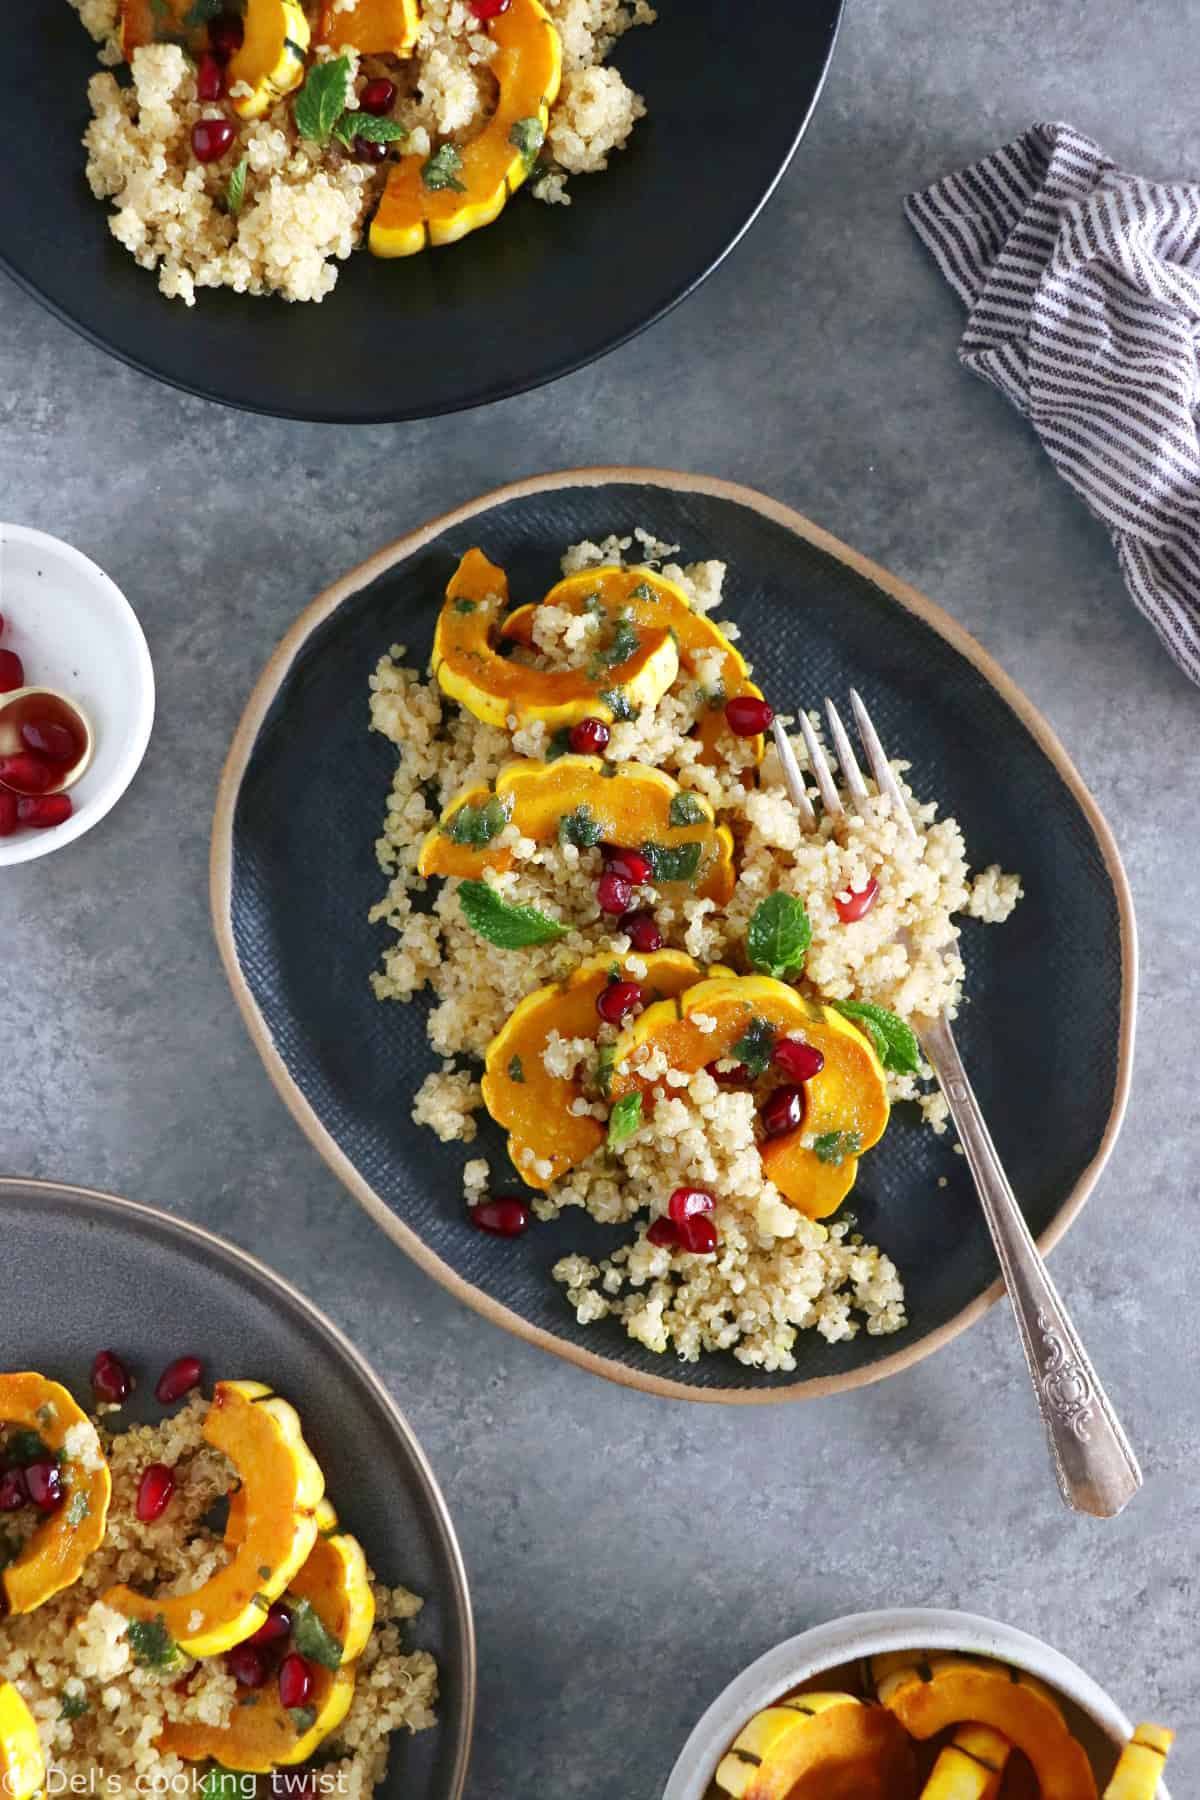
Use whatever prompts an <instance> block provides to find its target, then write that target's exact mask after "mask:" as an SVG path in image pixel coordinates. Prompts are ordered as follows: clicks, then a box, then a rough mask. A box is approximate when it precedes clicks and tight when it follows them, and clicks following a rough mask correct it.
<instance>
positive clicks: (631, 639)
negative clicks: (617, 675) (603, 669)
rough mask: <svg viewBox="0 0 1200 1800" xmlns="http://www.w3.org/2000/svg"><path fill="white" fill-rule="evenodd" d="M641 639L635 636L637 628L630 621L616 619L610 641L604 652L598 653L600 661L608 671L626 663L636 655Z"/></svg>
mask: <svg viewBox="0 0 1200 1800" xmlns="http://www.w3.org/2000/svg"><path fill="white" fill-rule="evenodd" d="M641 641H642V640H641V638H640V637H639V636H638V634H637V626H636V625H635V624H634V622H633V620H632V619H618V620H617V623H616V626H615V628H614V630H613V634H612V641H611V642H610V643H609V645H608V648H607V649H606V650H602V651H601V652H600V660H601V662H603V663H606V664H607V665H608V667H609V668H610V669H615V668H616V666H617V664H618V663H623V662H628V661H629V658H630V657H631V656H633V655H635V654H636V652H637V650H638V648H639V646H640V644H641Z"/></svg>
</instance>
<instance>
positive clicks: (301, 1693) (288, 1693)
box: [279, 1650, 313, 1707]
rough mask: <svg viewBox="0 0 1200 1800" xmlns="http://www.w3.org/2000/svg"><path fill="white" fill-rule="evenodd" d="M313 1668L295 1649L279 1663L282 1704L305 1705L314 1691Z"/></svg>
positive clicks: (280, 1698) (289, 1705)
mask: <svg viewBox="0 0 1200 1800" xmlns="http://www.w3.org/2000/svg"><path fill="white" fill-rule="evenodd" d="M312 1684H313V1678H312V1670H311V1669H310V1668H309V1666H308V1664H307V1663H306V1662H305V1660H304V1658H303V1657H302V1656H297V1654H296V1652H295V1651H294V1650H293V1651H292V1653H291V1655H290V1656H285V1657H284V1659H283V1661H282V1662H281V1663H280V1665H279V1700H280V1704H281V1705H282V1706H287V1707H291V1706H303V1705H304V1702H305V1701H306V1700H307V1699H308V1696H309V1695H310V1694H311V1693H312Z"/></svg>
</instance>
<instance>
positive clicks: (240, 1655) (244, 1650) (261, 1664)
mask: <svg viewBox="0 0 1200 1800" xmlns="http://www.w3.org/2000/svg"><path fill="white" fill-rule="evenodd" d="M225 1667H226V1668H227V1669H228V1670H229V1673H230V1674H231V1675H232V1676H233V1679H234V1680H235V1681H236V1682H237V1684H238V1686H239V1687H244V1688H260V1687H262V1686H263V1684H264V1683H265V1681H266V1679H267V1659H266V1657H265V1656H264V1655H263V1654H262V1652H261V1650H256V1649H255V1648H254V1643H253V1640H251V1642H250V1643H248V1644H235V1645H234V1647H233V1649H232V1650H230V1651H228V1652H227V1654H226V1657H225ZM280 1672H281V1673H282V1671H280ZM295 1704H296V1705H297V1706H300V1705H302V1704H303V1702H302V1701H299V1700H297V1701H296V1702H295Z"/></svg>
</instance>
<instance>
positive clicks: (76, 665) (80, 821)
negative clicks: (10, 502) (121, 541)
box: [0, 525, 154, 867]
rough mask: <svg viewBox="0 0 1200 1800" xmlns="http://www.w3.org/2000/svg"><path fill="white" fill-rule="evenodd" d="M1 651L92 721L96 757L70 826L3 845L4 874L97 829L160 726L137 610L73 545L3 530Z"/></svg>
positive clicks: (21, 835) (18, 528)
mask: <svg viewBox="0 0 1200 1800" xmlns="http://www.w3.org/2000/svg"><path fill="white" fill-rule="evenodd" d="M0 613H3V615H4V636H3V638H0V644H2V645H3V647H4V648H5V649H6V650H15V651H16V652H17V655H18V656H19V657H20V658H21V660H22V662H23V663H24V665H25V680H26V682H27V684H29V685H30V686H37V687H50V688H57V689H58V690H59V691H60V692H61V693H63V694H66V695H67V696H68V698H70V699H72V700H74V701H76V702H77V703H78V705H79V706H81V707H82V708H83V711H84V712H85V713H86V714H87V716H88V719H89V720H90V722H91V726H92V732H93V735H94V737H95V744H96V748H95V755H94V756H93V758H92V761H91V764H90V766H89V768H88V769H87V772H86V773H85V774H84V776H83V777H82V779H81V780H80V781H79V782H78V784H77V785H76V786H75V787H73V788H72V789H71V800H72V803H73V806H74V811H73V812H72V814H71V817H70V818H69V819H68V820H66V822H65V823H64V824H62V825H56V826H52V827H51V828H50V829H49V830H44V831H26V830H20V831H17V832H16V833H15V835H14V836H12V837H5V838H0V867H4V866H6V865H7V864H9V863H19V862H29V861H30V860H31V859H32V858H33V857H35V856H47V855H49V853H50V852H51V851H52V850H60V849H61V848H62V847H63V845H64V844H69V843H71V842H72V841H73V840H74V839H75V838H78V837H82V836H83V834H84V832H85V831H90V830H91V828H92V826H93V825H97V824H99V822H100V820H101V819H102V818H103V817H104V815H105V813H107V812H108V811H109V810H110V809H111V808H112V807H113V806H115V805H116V803H117V801H118V800H119V799H120V798H121V795H122V794H123V793H124V792H125V789H126V788H127V787H128V786H129V783H130V782H131V781H132V780H133V777H134V775H135V774H136V773H137V768H138V764H139V763H140V762H141V760H142V757H143V756H144V755H145V752H146V745H147V744H148V743H149V741H150V728H151V726H152V725H153V723H154V671H153V669H152V667H151V664H150V652H149V650H148V649H147V648H146V639H145V636H144V635H143V632H142V628H141V626H140V625H139V624H138V621H137V616H136V614H135V613H134V610H133V608H132V607H131V606H130V604H129V602H128V600H126V598H125V596H124V594H122V593H121V591H120V589H119V588H118V587H116V586H115V585H114V583H113V582H112V581H110V580H109V578H108V576H107V575H106V574H105V573H104V571H103V569H98V568H97V567H96V565H95V563H94V562H91V561H90V560H89V559H88V557H86V556H84V555H82V554H81V552H80V551H78V550H73V549H72V548H71V546H70V544H64V543H63V542H62V541H61V539H59V538H54V537H50V536H48V535H47V534H46V533H45V532H44V531H32V530H30V529H29V527H28V526H25V525H0Z"/></svg>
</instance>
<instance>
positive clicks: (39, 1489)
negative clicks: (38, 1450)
mask: <svg viewBox="0 0 1200 1800" xmlns="http://www.w3.org/2000/svg"><path fill="white" fill-rule="evenodd" d="M25 1485H26V1487H27V1488H28V1489H29V1498H30V1499H31V1500H32V1501H33V1504H34V1505H35V1506H36V1507H37V1509H38V1511H39V1512H44V1513H49V1512H57V1510H58V1508H59V1507H60V1506H61V1505H62V1503H63V1501H64V1500H65V1499H66V1497H67V1496H66V1489H65V1488H64V1487H63V1478H62V1470H61V1469H60V1468H59V1466H58V1464H57V1463H56V1462H55V1460H54V1458H53V1457H52V1456H40V1457H39V1458H38V1460H37V1461H36V1462H31V1463H29V1464H27V1465H26V1469H25Z"/></svg>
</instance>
